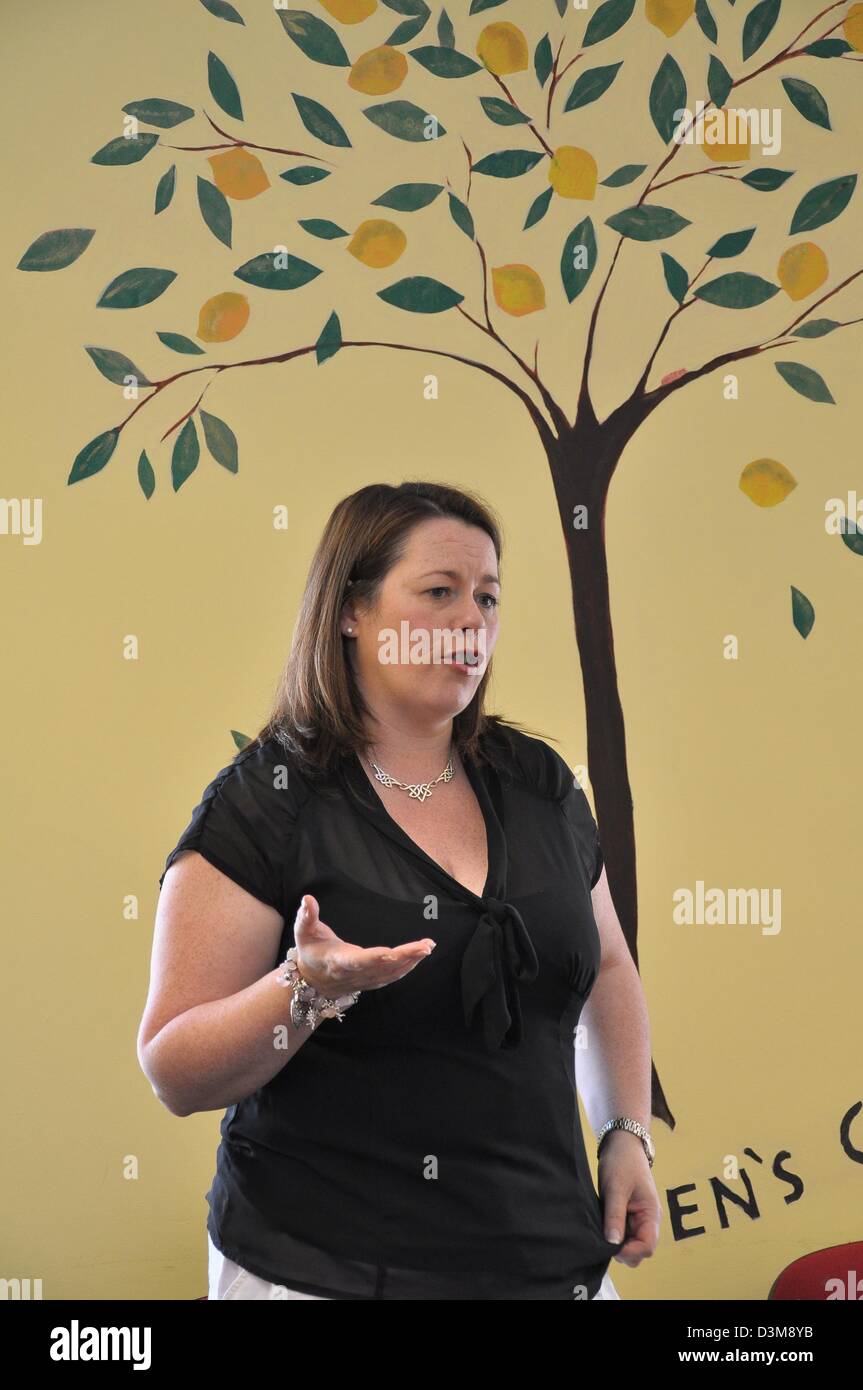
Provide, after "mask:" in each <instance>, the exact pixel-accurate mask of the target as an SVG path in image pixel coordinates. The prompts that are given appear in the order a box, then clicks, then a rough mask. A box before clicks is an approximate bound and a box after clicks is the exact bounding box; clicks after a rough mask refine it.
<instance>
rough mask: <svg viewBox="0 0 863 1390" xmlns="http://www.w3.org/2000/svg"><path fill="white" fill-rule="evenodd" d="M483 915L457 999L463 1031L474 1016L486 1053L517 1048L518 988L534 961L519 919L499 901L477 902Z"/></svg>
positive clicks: (535, 967)
mask: <svg viewBox="0 0 863 1390" xmlns="http://www.w3.org/2000/svg"><path fill="white" fill-rule="evenodd" d="M481 903H482V914H481V916H480V919H479V922H478V923H477V926H476V930H475V931H474V933H473V935H472V937H471V939H470V941H469V942H468V944H467V947H466V948H465V952H464V955H463V957H462V963H461V993H462V1004H463V1007H464V1019H465V1023H466V1024H467V1026H468V1028H470V1027H471V1026H472V1025H473V1022H474V1019H475V1017H476V1016H477V1014H479V1015H480V1018H481V1030H482V1036H483V1039H484V1042H485V1046H486V1048H487V1049H488V1051H489V1052H494V1051H495V1050H496V1049H498V1048H501V1047H518V1046H519V1044H520V1043H521V1039H522V1021H521V1002H520V1000H519V993H518V984H519V983H520V982H523V983H525V984H530V982H531V981H532V980H535V979H536V977H537V975H538V973H539V961H538V960H537V955H536V951H535V949H534V945H533V942H532V941H531V939H530V935H529V933H528V930H527V927H526V926H525V925H524V921H523V919H522V916H521V913H520V912H519V911H518V909H517V908H515V907H513V906H512V904H511V903H505V902H501V901H500V900H499V899H498V898H482V899H481Z"/></svg>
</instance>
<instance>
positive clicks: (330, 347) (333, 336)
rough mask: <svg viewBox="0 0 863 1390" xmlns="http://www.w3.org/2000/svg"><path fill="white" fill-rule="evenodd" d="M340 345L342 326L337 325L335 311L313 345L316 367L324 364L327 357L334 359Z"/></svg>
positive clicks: (337, 317) (337, 318)
mask: <svg viewBox="0 0 863 1390" xmlns="http://www.w3.org/2000/svg"><path fill="white" fill-rule="evenodd" d="M341 345H342V326H341V324H340V323H339V316H338V314H337V313H336V311H335V309H334V310H333V312H332V313H331V314H330V316H329V318H328V319H327V321H326V323H325V324H324V326H323V328H322V329H321V336H320V337H319V338H318V341H317V342H316V343H315V357H316V358H317V363H318V366H320V365H321V363H322V362H326V361H327V359H328V358H329V357H334V356H335V354H336V353H337V352H338V350H339V348H340V347H341Z"/></svg>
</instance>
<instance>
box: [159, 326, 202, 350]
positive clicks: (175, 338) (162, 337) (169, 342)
mask: <svg viewBox="0 0 863 1390" xmlns="http://www.w3.org/2000/svg"><path fill="white" fill-rule="evenodd" d="M156 337H157V338H158V339H159V341H160V342H161V343H164V344H165V347H167V348H170V349H171V351H172V352H187V353H189V354H190V355H195V356H200V355H202V354H203V351H204V349H203V348H202V347H199V346H198V344H197V343H193V342H192V339H191V338H187V337H186V335H185V333H160V332H159V331H158V329H157V331H156Z"/></svg>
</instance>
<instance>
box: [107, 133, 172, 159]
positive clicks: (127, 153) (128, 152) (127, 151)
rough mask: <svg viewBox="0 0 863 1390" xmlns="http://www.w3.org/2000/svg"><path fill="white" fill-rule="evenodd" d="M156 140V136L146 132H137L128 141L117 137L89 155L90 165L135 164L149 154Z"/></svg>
mask: <svg viewBox="0 0 863 1390" xmlns="http://www.w3.org/2000/svg"><path fill="white" fill-rule="evenodd" d="M158 139H159V137H158V135H153V134H152V133H151V132H150V131H148V130H139V131H138V134H137V135H136V136H135V137H134V138H133V137H132V136H129V138H128V139H127V138H126V136H125V135H118V136H117V137H116V138H115V139H114V140H109V141H108V143H107V145H103V146H102V148H101V150H97V151H96V153H95V154H93V155H91V156H90V163H91V164H137V163H138V160H139V159H143V158H144V156H145V155H147V154H149V153H150V151H151V149H152V148H153V146H154V145H155V144H156V142H157V141H158Z"/></svg>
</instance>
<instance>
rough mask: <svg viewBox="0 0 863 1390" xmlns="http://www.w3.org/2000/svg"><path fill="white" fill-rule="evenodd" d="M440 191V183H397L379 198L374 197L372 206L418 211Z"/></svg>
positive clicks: (441, 185) (398, 210) (397, 210)
mask: <svg viewBox="0 0 863 1390" xmlns="http://www.w3.org/2000/svg"><path fill="white" fill-rule="evenodd" d="M442 192H443V184H442V183H397V184H395V185H394V186H393V187H392V188H388V189H387V191H386V193H382V194H381V196H380V197H379V198H374V199H373V200H372V206H373V207H383V208H393V209H395V211H396V212H418V211H419V210H420V208H427V207H428V205H429V203H433V202H434V200H435V198H437V197H438V195H439V194H440V193H442Z"/></svg>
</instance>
